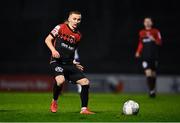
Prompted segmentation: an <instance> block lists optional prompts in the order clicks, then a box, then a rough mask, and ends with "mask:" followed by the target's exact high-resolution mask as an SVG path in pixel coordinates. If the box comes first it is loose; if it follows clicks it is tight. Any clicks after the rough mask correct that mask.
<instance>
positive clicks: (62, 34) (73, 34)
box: [45, 11, 94, 114]
mask: <svg viewBox="0 0 180 123" xmlns="http://www.w3.org/2000/svg"><path fill="white" fill-rule="evenodd" d="M80 22H81V13H80V12H78V11H71V12H70V13H69V17H68V20H67V21H66V22H65V23H63V24H59V25H57V26H56V27H55V28H54V29H53V30H52V31H51V33H50V34H49V35H48V36H47V38H46V40H45V43H46V45H47V46H48V48H49V49H50V51H51V53H52V57H51V61H50V65H51V68H52V71H53V73H54V77H55V81H56V82H55V83H54V87H53V99H52V103H51V107H50V109H51V112H57V109H58V104H57V100H58V97H59V95H60V92H61V90H62V84H63V83H64V82H65V79H66V80H68V81H72V82H76V83H77V84H80V85H81V87H82V90H81V93H80V97H81V111H80V113H81V114H94V113H93V112H91V111H89V109H88V108H87V106H88V95H89V80H88V79H87V78H86V77H85V75H84V74H83V72H82V71H83V67H82V66H81V65H80V64H76V63H75V62H73V60H74V53H75V50H76V49H77V47H78V44H79V42H80V40H81V34H80V32H79V31H78V26H79V24H80Z"/></svg>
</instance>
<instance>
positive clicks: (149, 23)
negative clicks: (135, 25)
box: [144, 18, 153, 28]
mask: <svg viewBox="0 0 180 123" xmlns="http://www.w3.org/2000/svg"><path fill="white" fill-rule="evenodd" d="M144 26H145V28H151V27H152V26H153V22H152V20H151V19H150V18H145V19H144Z"/></svg>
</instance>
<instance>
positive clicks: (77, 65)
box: [73, 49, 84, 71]
mask: <svg viewBox="0 0 180 123" xmlns="http://www.w3.org/2000/svg"><path fill="white" fill-rule="evenodd" d="M73 64H75V65H76V67H77V68H78V69H80V70H81V71H83V70H84V67H83V66H82V65H81V64H80V58H79V54H78V50H77V49H76V51H75V54H74V60H73Z"/></svg>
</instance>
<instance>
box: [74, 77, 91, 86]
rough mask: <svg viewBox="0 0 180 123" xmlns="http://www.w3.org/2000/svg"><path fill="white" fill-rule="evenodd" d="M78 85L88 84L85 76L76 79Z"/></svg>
mask: <svg viewBox="0 0 180 123" xmlns="http://www.w3.org/2000/svg"><path fill="white" fill-rule="evenodd" d="M76 83H78V84H80V85H89V80H88V79H87V78H82V79H79V80H77V81H76Z"/></svg>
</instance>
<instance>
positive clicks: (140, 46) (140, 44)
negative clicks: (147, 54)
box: [135, 34, 143, 58]
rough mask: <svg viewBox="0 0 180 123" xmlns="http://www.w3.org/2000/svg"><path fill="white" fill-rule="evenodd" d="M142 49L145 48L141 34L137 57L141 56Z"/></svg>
mask: <svg viewBox="0 0 180 123" xmlns="http://www.w3.org/2000/svg"><path fill="white" fill-rule="evenodd" d="M142 49H143V44H142V39H141V36H140V34H139V43H138V47H137V50H136V54H135V57H136V58H139V57H140V56H141V52H142Z"/></svg>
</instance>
